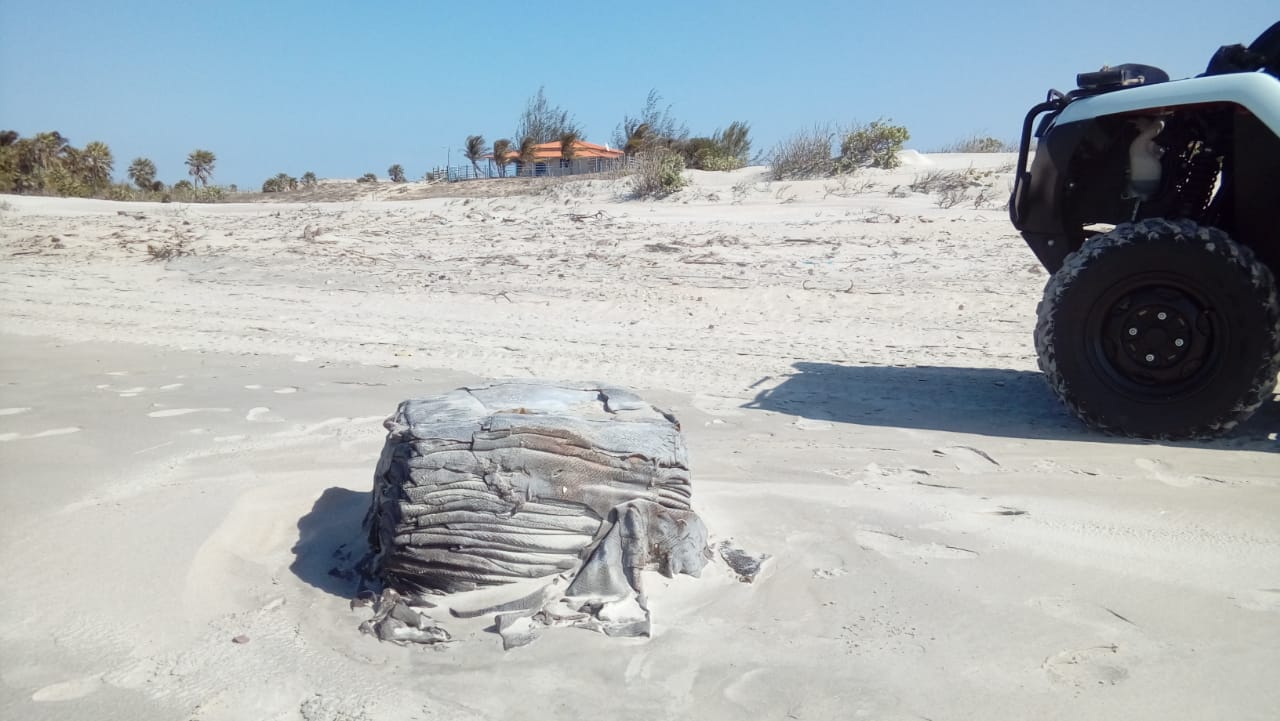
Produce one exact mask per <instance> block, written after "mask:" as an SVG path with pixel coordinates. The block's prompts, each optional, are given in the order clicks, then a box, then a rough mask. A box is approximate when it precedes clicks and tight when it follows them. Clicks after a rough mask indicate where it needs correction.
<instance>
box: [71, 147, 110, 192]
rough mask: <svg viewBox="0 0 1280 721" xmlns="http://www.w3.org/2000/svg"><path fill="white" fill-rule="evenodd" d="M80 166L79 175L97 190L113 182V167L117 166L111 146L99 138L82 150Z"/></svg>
mask: <svg viewBox="0 0 1280 721" xmlns="http://www.w3.org/2000/svg"><path fill="white" fill-rule="evenodd" d="M79 166H80V167H79V168H78V170H79V175H80V177H81V178H83V179H84V182H85V185H88V186H89V187H90V188H92V189H95V190H97V189H100V188H103V187H106V185H107V184H108V183H110V182H111V169H112V168H113V167H115V159H114V158H112V157H111V148H109V147H107V144H106V143H102V142H99V141H97V140H95V141H93V142H91V143H89V144H88V145H86V146H84V150H82V151H81V152H80V162H79Z"/></svg>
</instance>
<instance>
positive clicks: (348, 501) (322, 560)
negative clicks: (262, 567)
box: [289, 487, 369, 598]
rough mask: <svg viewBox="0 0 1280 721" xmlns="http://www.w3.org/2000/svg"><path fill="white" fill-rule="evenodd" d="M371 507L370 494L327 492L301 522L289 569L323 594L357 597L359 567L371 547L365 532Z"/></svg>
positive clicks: (329, 489) (339, 491)
mask: <svg viewBox="0 0 1280 721" xmlns="http://www.w3.org/2000/svg"><path fill="white" fill-rule="evenodd" d="M368 508H369V492H368V491H352V490H348V489H346V488H337V487H334V488H327V489H325V491H324V493H321V494H320V497H319V498H317V499H316V502H315V505H313V506H312V507H311V511H310V512H309V513H307V515H305V516H303V517H302V518H299V519H298V542H297V543H295V544H294V546H293V548H292V549H291V550H292V551H293V555H294V559H293V563H292V564H290V566H289V570H290V571H293V573H294V575H295V576H297V577H298V578H300V579H302V580H303V581H305V582H307V583H309V584H311V585H312V586H315V587H316V588H318V589H320V590H322V591H325V592H328V593H332V594H334V595H335V596H341V597H343V598H354V597H355V595H356V592H357V590H358V587H359V583H360V579H359V576H358V574H357V573H356V572H355V565H356V564H357V563H358V562H359V561H360V559H361V558H362V557H363V556H364V554H365V551H366V550H367V548H368V546H367V544H366V543H365V540H364V534H363V532H362V530H361V523H362V521H363V520H364V514H365V511H367V510H368Z"/></svg>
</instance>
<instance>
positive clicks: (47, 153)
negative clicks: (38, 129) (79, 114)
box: [32, 130, 68, 171]
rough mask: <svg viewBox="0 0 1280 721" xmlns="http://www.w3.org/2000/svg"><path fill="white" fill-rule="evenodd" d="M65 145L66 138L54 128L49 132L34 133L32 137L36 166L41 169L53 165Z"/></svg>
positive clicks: (43, 169) (66, 145)
mask: <svg viewBox="0 0 1280 721" xmlns="http://www.w3.org/2000/svg"><path fill="white" fill-rule="evenodd" d="M67 147H68V143H67V139H66V138H64V137H62V133H59V132H58V131H56V130H55V131H53V132H51V133H36V137H35V138H33V139H32V150H33V152H34V155H35V165H36V167H37V168H39V169H40V170H41V171H45V170H48V169H49V168H51V167H53V166H54V165H56V164H57V162H58V160H59V157H60V156H61V155H62V154H63V152H64V150H65V149H66V148H67Z"/></svg>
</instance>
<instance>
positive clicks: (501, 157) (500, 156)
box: [493, 138, 511, 178]
mask: <svg viewBox="0 0 1280 721" xmlns="http://www.w3.org/2000/svg"><path fill="white" fill-rule="evenodd" d="M508 155H511V141H510V140H507V139H506V138H502V139H501V140H495V141H493V162H495V163H497V164H498V177H500V178H505V177H507V156H508Z"/></svg>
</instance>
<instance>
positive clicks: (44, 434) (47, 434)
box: [0, 426, 81, 443]
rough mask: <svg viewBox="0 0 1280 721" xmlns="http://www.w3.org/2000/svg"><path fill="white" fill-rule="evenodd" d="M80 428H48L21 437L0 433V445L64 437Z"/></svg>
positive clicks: (18, 434)
mask: <svg viewBox="0 0 1280 721" xmlns="http://www.w3.org/2000/svg"><path fill="white" fill-rule="evenodd" d="M80 430H81V428H80V426H67V427H66V428H50V429H49V430H47V431H40V432H39V433H29V434H27V435H25V436H24V435H22V434H21V433H0V443H3V442H6V441H29V440H32V439H35V438H51V437H53V436H65V435H67V434H70V433H79V432H80Z"/></svg>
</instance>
